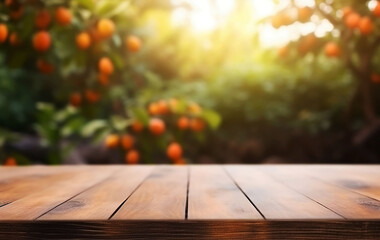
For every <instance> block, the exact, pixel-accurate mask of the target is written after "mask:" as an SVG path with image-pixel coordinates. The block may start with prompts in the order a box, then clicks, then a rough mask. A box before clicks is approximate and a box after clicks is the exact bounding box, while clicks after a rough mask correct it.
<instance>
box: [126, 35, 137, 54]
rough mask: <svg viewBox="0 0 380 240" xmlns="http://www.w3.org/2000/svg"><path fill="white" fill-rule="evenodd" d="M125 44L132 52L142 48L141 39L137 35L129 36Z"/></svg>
mask: <svg viewBox="0 0 380 240" xmlns="http://www.w3.org/2000/svg"><path fill="white" fill-rule="evenodd" d="M125 45H126V47H127V49H128V51H130V52H138V51H139V50H140V48H141V40H140V38H138V37H136V36H128V37H126V39H125Z"/></svg>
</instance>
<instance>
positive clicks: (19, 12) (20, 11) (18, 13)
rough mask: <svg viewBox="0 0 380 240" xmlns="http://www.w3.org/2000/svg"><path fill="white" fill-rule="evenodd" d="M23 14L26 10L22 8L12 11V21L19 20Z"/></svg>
mask: <svg viewBox="0 0 380 240" xmlns="http://www.w3.org/2000/svg"><path fill="white" fill-rule="evenodd" d="M23 13H24V8H23V7H22V6H20V7H19V8H18V9H17V10H14V11H11V13H10V17H11V19H12V20H18V19H20V18H21V16H22V14H23Z"/></svg>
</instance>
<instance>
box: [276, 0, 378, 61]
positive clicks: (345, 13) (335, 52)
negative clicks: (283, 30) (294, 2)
mask: <svg viewBox="0 0 380 240" xmlns="http://www.w3.org/2000/svg"><path fill="white" fill-rule="evenodd" d="M341 12H342V20H343V24H344V25H345V26H346V28H348V29H351V30H358V32H359V33H360V34H362V35H369V34H371V33H373V31H374V29H375V25H374V23H373V20H372V18H371V16H361V15H360V14H359V13H358V12H356V11H354V10H353V8H352V7H350V6H346V7H344V8H343V9H342V10H341ZM297 13H298V14H297V16H298V17H297V19H294V17H293V18H292V17H291V15H290V14H289V13H287V12H286V11H283V12H281V13H279V14H277V15H275V16H274V17H273V18H272V22H271V23H272V26H273V27H275V28H279V27H281V26H284V25H289V24H291V23H293V22H294V21H295V20H299V21H300V22H306V21H308V20H309V19H310V17H311V15H312V14H313V10H312V9H311V8H309V7H303V8H298V9H297ZM372 14H373V16H374V17H380V2H377V5H376V7H375V8H374V9H373V10H372ZM316 40H317V39H316V37H315V36H314V35H313V34H309V35H307V36H306V37H303V38H301V40H300V42H299V44H298V50H299V53H300V54H301V55H303V54H305V53H307V52H308V51H309V50H310V49H311V48H312V47H313V46H315V44H316V42H317V41H316ZM288 53H289V48H288V46H283V47H281V48H279V49H278V55H279V56H281V57H286V56H287V55H288ZM324 53H325V55H326V56H327V57H330V58H337V57H340V56H341V55H342V51H341V48H340V46H339V44H338V43H336V42H334V41H329V42H327V43H326V44H325V45H324Z"/></svg>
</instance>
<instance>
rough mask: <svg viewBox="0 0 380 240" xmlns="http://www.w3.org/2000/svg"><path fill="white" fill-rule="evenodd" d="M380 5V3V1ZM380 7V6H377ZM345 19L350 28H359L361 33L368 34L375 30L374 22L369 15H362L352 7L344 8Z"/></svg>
mask: <svg viewBox="0 0 380 240" xmlns="http://www.w3.org/2000/svg"><path fill="white" fill-rule="evenodd" d="M378 5H379V3H378ZM377 9H379V7H377ZM376 11H379V10H376V8H375V9H374V12H373V13H374V15H376V14H377V13H376ZM342 12H343V20H344V24H345V25H346V26H347V27H348V28H350V29H358V30H359V31H360V33H361V34H363V35H368V34H371V33H372V32H373V30H374V24H373V22H372V20H371V18H370V17H369V16H360V14H359V13H357V12H355V11H354V10H353V9H352V8H351V7H349V6H347V7H345V8H343V10H342Z"/></svg>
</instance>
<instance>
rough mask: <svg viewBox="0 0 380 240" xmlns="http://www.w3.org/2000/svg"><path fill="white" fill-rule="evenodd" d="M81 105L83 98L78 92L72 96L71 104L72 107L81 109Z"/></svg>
mask: <svg viewBox="0 0 380 240" xmlns="http://www.w3.org/2000/svg"><path fill="white" fill-rule="evenodd" d="M81 103H82V96H81V95H80V93H78V92H76V93H72V94H71V95H70V104H71V105H72V106H74V107H79V106H80V105H81Z"/></svg>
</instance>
